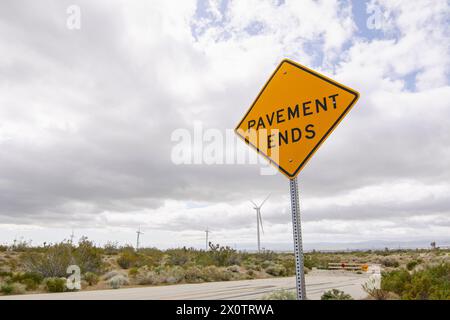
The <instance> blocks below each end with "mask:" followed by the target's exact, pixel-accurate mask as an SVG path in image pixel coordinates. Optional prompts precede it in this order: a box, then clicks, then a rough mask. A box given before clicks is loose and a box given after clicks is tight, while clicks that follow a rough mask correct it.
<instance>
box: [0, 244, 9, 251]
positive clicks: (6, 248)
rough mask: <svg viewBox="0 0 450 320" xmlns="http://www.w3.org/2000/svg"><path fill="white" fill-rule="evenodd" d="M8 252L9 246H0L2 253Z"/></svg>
mask: <svg viewBox="0 0 450 320" xmlns="http://www.w3.org/2000/svg"><path fill="white" fill-rule="evenodd" d="M7 250H8V246H4V245H0V252H5V251H7Z"/></svg>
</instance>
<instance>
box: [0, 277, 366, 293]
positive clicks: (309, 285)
mask: <svg viewBox="0 0 450 320" xmlns="http://www.w3.org/2000/svg"><path fill="white" fill-rule="evenodd" d="M368 277H369V275H368V274H361V275H360V274H355V273H351V272H346V271H322V270H316V271H312V272H310V273H309V274H307V275H306V292H307V296H308V299H320V296H321V295H322V293H323V292H324V291H326V290H329V289H333V288H336V289H339V290H342V291H344V292H346V293H348V294H350V295H351V296H352V297H353V298H354V299H362V298H364V297H366V294H365V293H364V291H363V290H362V288H361V285H362V284H363V283H365V282H366V281H367V279H368ZM294 288H295V278H294V277H289V278H270V279H258V280H243V281H226V282H209V283H199V284H180V285H172V286H159V287H138V288H126V289H116V290H97V291H80V292H67V293H46V294H33V295H18V296H3V297H0V299H21V300H54V299H59V300H85V299H87V300H151V299H155V300H159V299H162V300H171V299H186V300H196V299H214V300H216V299H217V300H226V299H237V300H240V299H249V300H253V299H261V298H262V297H263V296H264V295H267V294H269V293H271V292H273V291H275V290H279V289H294Z"/></svg>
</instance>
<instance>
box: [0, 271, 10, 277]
mask: <svg viewBox="0 0 450 320" xmlns="http://www.w3.org/2000/svg"><path fill="white" fill-rule="evenodd" d="M12 276H13V273H12V272H11V271H4V270H2V271H0V278H6V277H12Z"/></svg>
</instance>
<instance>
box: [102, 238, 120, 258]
mask: <svg viewBox="0 0 450 320" xmlns="http://www.w3.org/2000/svg"><path fill="white" fill-rule="evenodd" d="M119 251H120V249H119V245H118V243H117V242H112V241H108V242H107V243H106V244H105V245H104V246H103V253H104V254H106V255H108V256H112V255H116V254H118V253H119Z"/></svg>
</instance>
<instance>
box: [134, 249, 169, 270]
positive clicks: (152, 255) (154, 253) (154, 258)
mask: <svg viewBox="0 0 450 320" xmlns="http://www.w3.org/2000/svg"><path fill="white" fill-rule="evenodd" d="M139 254H140V255H141V256H143V257H144V258H145V265H147V266H149V267H156V266H158V265H160V264H161V262H162V260H163V258H164V252H162V251H161V250H159V249H156V248H142V249H139Z"/></svg>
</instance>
